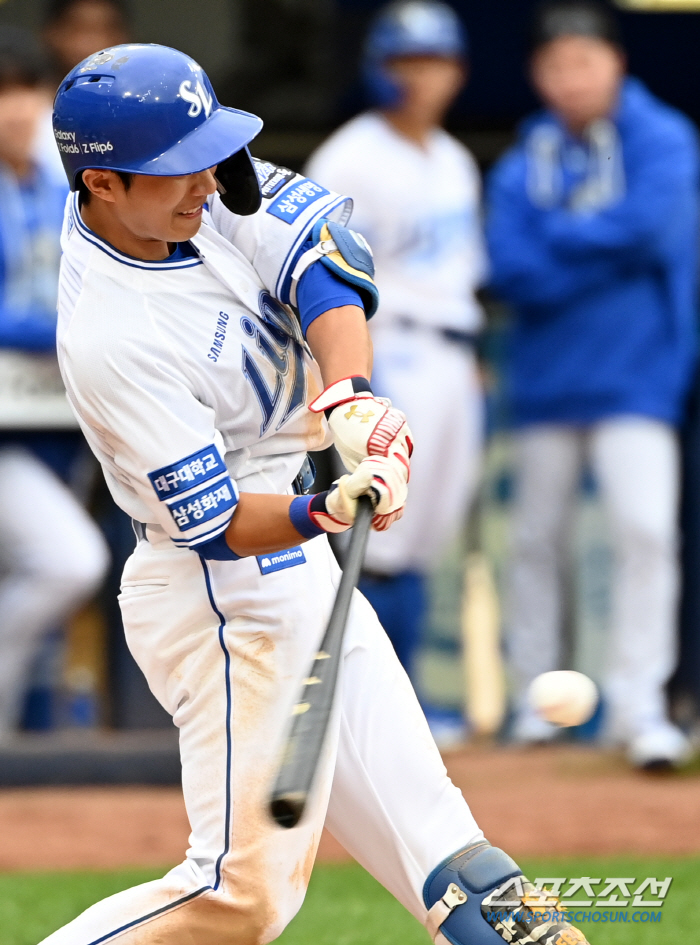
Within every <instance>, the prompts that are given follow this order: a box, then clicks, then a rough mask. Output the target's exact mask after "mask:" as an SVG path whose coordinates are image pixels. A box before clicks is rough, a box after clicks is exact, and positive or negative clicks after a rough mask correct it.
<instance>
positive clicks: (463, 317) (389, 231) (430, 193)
mask: <svg viewBox="0 0 700 945" xmlns="http://www.w3.org/2000/svg"><path fill="white" fill-rule="evenodd" d="M308 172H309V174H310V175H311V176H312V177H313V179H314V180H318V181H319V182H320V183H322V184H323V185H324V186H325V187H332V188H334V189H338V188H340V192H341V193H346V194H350V195H351V197H352V199H353V202H354V212H353V227H354V228H355V229H357V230H359V231H360V232H361V233H362V234H363V235H364V236H365V237H366V238H367V240H368V241H369V243H370V246H371V247H372V250H373V252H374V261H375V265H376V281H377V285H378V286H379V290H380V293H381V302H380V306H379V311H378V313H377V315H376V316H375V319H373V327H379V326H381V325H382V324H386V323H389V322H391V321H392V320H394V319H395V318H397V317H398V318H400V317H404V318H410V319H411V320H412V321H415V322H418V323H420V324H428V325H431V326H434V327H442V328H453V329H458V330H460V331H474V330H475V329H477V328H478V327H479V325H480V324H481V318H482V314H481V309H480V308H479V305H478V304H477V302H476V300H475V298H474V290H475V289H477V288H478V287H479V285H481V283H482V282H483V281H484V279H485V276H486V255H485V250H484V243H483V238H482V229H481V219H480V196H481V185H480V178H479V171H478V168H477V166H476V162H475V161H474V159H473V157H472V156H471V154H470V153H469V151H467V149H466V148H465V147H463V146H462V145H461V144H460V143H459V142H458V141H456V140H455V139H454V138H453V137H452V136H451V135H449V134H447V132H445V131H443V130H442V129H436V130H435V131H434V132H432V134H431V136H430V139H429V141H428V143H427V145H426V147H425V148H421V147H420V146H419V145H418V144H416V143H415V142H413V141H410V140H409V139H408V138H406V137H404V136H403V135H401V134H399V133H398V132H397V131H396V130H395V129H394V128H393V127H392V126H391V125H390V124H389V122H388V121H387V120H386V119H385V118H384V117H383V116H382V115H381V114H379V113H378V112H366V113H364V114H362V115H359V116H358V117H357V118H354V119H352V121H349V122H348V123H347V124H346V125H343V127H342V128H340V129H338V131H336V132H335V134H333V135H331V137H330V138H329V139H328V140H327V141H325V142H324V144H322V145H321V147H320V148H319V149H318V150H317V151H316V152H315V153H314V155H313V156H312V158H311V160H310V162H309V166H308Z"/></svg>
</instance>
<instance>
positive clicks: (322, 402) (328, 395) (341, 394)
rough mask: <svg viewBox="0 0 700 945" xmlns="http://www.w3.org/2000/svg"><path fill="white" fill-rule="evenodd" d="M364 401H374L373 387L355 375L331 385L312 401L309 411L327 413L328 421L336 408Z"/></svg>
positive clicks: (360, 376) (363, 378)
mask: <svg viewBox="0 0 700 945" xmlns="http://www.w3.org/2000/svg"><path fill="white" fill-rule="evenodd" d="M363 399H369V400H372V399H374V393H373V391H372V385H371V384H370V382H369V381H368V380H367V378H366V377H363V376H362V375H361V374H353V375H351V376H350V377H343V378H341V379H340V380H337V381H333V383H332V384H329V385H328V387H326V388H325V390H324V391H323V392H322V393H321V394H319V396H318V397H316V399H315V400H312V401H311V403H310V404H309V410H310V411H311V412H312V413H325V415H326V419H328V418H329V417H330V415H331V414H332V413H333V411H334V410H335V408H336V407H340V406H341V405H342V404H348V403H350V402H352V401H355V400H363Z"/></svg>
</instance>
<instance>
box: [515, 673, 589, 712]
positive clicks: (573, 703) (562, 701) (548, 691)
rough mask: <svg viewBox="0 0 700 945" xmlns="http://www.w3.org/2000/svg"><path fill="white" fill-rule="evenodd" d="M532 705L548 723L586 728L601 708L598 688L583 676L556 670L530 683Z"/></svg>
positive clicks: (542, 674)
mask: <svg viewBox="0 0 700 945" xmlns="http://www.w3.org/2000/svg"><path fill="white" fill-rule="evenodd" d="M528 698H529V701H530V705H531V706H532V707H533V709H535V711H536V712H537V713H538V714H539V715H541V716H542V718H543V719H545V720H546V721H547V722H553V723H554V724H555V725H561V726H569V725H583V723H584V722H587V721H588V720H589V719H590V717H591V716H592V715H593V713H594V711H595V707H596V705H597V704H598V687H597V686H596V684H595V683H594V682H593V680H592V679H589V678H588V676H584V674H583V673H577V672H574V671H573V670H568V669H565V670H557V671H555V672H552V673H541V674H540V675H539V676H538V677H537V678H536V679H533V681H532V682H531V683H530V688H529V690H528Z"/></svg>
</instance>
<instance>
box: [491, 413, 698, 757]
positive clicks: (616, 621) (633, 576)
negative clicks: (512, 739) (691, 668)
mask: <svg viewBox="0 0 700 945" xmlns="http://www.w3.org/2000/svg"><path fill="white" fill-rule="evenodd" d="M584 458H587V459H588V461H589V462H590V463H591V465H592V468H593V471H594V473H595V475H596V478H597V480H598V483H599V485H600V489H601V493H602V499H603V502H604V504H605V507H606V509H607V513H608V516H609V520H610V526H611V534H612V542H613V549H614V555H615V564H614V572H613V614H612V627H611V638H610V648H609V653H608V659H607V666H608V668H607V673H606V678H605V680H604V690H605V694H606V696H607V699H608V708H609V710H610V721H609V730H610V734H611V736H612V737H615V738H619V739H621V740H627V739H629V738H632V737H634V736H635V735H636V734H638V733H639V732H641V731H643V730H644V729H645V728H646V727H648V726H650V725H652V724H654V723H655V722H657V721H658V720H659V719H661V718H665V716H666V707H665V700H664V692H663V687H664V684H665V683H666V681H667V680H668V678H669V676H670V674H671V672H672V670H673V666H674V663H675V656H676V623H675V621H676V600H677V585H678V566H677V560H676V555H677V524H676V519H677V507H678V488H679V453H678V444H677V439H676V435H675V433H674V431H673V430H672V429H671V428H670V427H669V426H667V425H666V424H664V423H661V422H658V421H655V420H652V419H648V418H645V417H636V416H629V417H628V416H624V417H618V418H613V419H610V420H607V421H604V422H601V423H597V424H595V425H593V426H591V427H589V428H585V429H580V428H579V429H577V428H575V427H569V426H558V425H551V426H549V425H542V426H533V427H527V428H525V429H524V430H522V431H520V432H519V433H518V434H517V435H516V438H515V472H516V489H517V492H516V501H515V509H514V515H513V547H512V562H511V569H510V584H509V588H508V599H507V627H506V630H507V646H508V653H509V663H510V668H511V671H512V674H513V680H514V684H515V689H516V696H517V697H519V699H521V700H522V696H523V693H524V691H525V689H526V687H527V685H528V684H529V682H530V681H531V680H532V679H534V677H535V676H537V675H538V674H539V673H542V672H546V671H548V670H552V669H557V668H559V662H558V661H559V632H560V628H561V617H562V589H561V565H562V562H563V561H565V560H566V557H567V554H566V544H567V541H568V538H569V526H570V520H571V515H572V512H573V509H574V497H575V491H576V489H577V486H578V483H579V479H580V474H581V467H582V463H583V461H584Z"/></svg>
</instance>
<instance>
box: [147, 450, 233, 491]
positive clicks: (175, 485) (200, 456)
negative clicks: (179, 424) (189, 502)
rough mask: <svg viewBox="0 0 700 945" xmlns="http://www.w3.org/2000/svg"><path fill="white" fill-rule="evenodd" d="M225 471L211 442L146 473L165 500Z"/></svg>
mask: <svg viewBox="0 0 700 945" xmlns="http://www.w3.org/2000/svg"><path fill="white" fill-rule="evenodd" d="M225 472H228V470H227V469H226V463H225V462H224V461H223V459H222V458H221V456H219V451H218V449H217V448H216V447H215V446H214V445H213V444H212V445H211V446H205V448H204V449H203V450H199V452H197V453H192V454H191V455H190V456H185V458H184V459H181V460H178V462H177V463H172V464H171V465H170V466H162V467H161V468H160V469H154V470H153V472H150V473H149V474H148V478H149V479H150V480H151V485H152V486H153V488H154V489H155V493H156V495H157V496H158V498H159V499H160V501H161V502H165V501H166V499H170V498H172V497H173V496H174V495H177V494H178V493H180V492H187V491H188V490H189V489H192V488H194V486H197V485H199V483H201V482H207V481H208V480H209V479H213V478H214V477H215V476H220V475H221V474H222V473H225Z"/></svg>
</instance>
